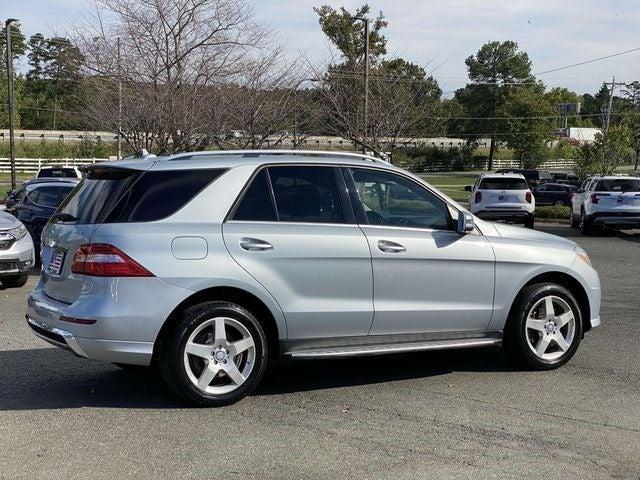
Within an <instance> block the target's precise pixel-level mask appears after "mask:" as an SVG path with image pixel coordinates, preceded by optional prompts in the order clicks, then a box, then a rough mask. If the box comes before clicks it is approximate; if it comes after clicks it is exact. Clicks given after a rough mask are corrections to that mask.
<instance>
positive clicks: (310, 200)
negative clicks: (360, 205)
mask: <svg viewBox="0 0 640 480" xmlns="http://www.w3.org/2000/svg"><path fill="white" fill-rule="evenodd" d="M223 232H224V241H225V244H226V246H227V248H228V249H229V252H230V254H231V255H232V256H233V258H234V259H235V260H236V261H237V262H238V263H239V264H240V265H241V266H242V267H243V268H244V269H245V270H246V271H247V272H249V273H250V274H251V275H252V276H253V277H254V278H255V279H256V280H258V281H259V282H260V283H261V284H262V285H263V286H264V287H265V288H266V289H267V290H268V291H269V292H270V293H271V294H272V295H273V296H274V297H275V299H276V300H277V301H278V303H279V304H280V307H281V308H282V310H283V312H284V315H285V318H286V321H287V333H288V337H289V338H290V339H293V338H318V337H335V336H352V335H366V334H367V333H368V331H369V328H370V327H371V321H372V318H373V299H372V292H373V275H372V271H371V255H370V253H369V246H368V245H367V239H366V238H365V236H364V234H363V233H362V231H361V230H360V228H359V227H358V225H356V224H355V220H354V216H353V211H352V209H351V206H350V204H349V202H348V196H347V193H346V187H345V184H344V180H343V177H342V172H341V171H340V169H339V168H338V167H331V166H317V165H306V166H304V165H301V166H270V167H268V168H263V169H261V170H260V171H259V172H258V173H257V174H256V175H255V177H254V178H253V180H252V182H251V184H250V186H249V188H248V189H247V190H246V192H245V194H244V196H243V197H242V199H241V201H240V202H239V203H238V205H237V207H236V208H235V211H234V212H233V213H232V215H231V220H229V221H227V222H226V223H225V224H224V226H223Z"/></svg>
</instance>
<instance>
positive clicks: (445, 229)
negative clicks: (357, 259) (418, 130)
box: [348, 168, 524, 335]
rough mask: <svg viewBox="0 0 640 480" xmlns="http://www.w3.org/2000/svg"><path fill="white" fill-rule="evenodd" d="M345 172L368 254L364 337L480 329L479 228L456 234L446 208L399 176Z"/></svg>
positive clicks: (486, 276) (486, 252) (484, 306)
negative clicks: (370, 306)
mask: <svg viewBox="0 0 640 480" xmlns="http://www.w3.org/2000/svg"><path fill="white" fill-rule="evenodd" d="M349 173H350V174H351V175H352V178H353V181H354V183H355V189H356V191H357V192H358V201H357V203H356V208H357V211H356V215H359V217H360V218H362V222H364V223H363V224H362V225H361V228H362V230H363V231H364V232H365V234H366V236H367V240H368V242H369V249H370V250H371V255H372V259H373V276H374V297H373V298H374V310H375V314H374V320H373V325H372V328H371V332H370V334H371V335H384V334H394V333H428V332H452V331H474V330H485V329H486V328H487V325H488V324H489V321H490V320H491V314H492V311H493V288H494V264H495V255H494V253H493V249H492V247H491V245H490V244H489V242H488V241H487V240H486V239H485V238H484V237H483V236H482V235H480V234H479V232H474V233H470V234H466V235H461V234H459V233H457V232H456V231H455V229H454V219H453V218H452V212H451V209H450V207H449V206H448V205H447V204H446V203H445V202H444V201H443V200H442V199H440V198H439V197H438V196H436V195H435V194H434V193H432V192H430V191H429V190H428V189H427V188H426V187H424V186H422V185H421V184H419V183H417V182H415V181H414V180H412V179H410V178H408V177H405V176H404V175H400V174H397V173H395V172H390V171H387V170H378V169H369V168H352V169H349ZM348 180H349V181H351V179H349V178H348ZM523 181H524V180H523ZM456 213H457V212H456Z"/></svg>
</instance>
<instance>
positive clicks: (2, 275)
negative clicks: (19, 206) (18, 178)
mask: <svg viewBox="0 0 640 480" xmlns="http://www.w3.org/2000/svg"><path fill="white" fill-rule="evenodd" d="M34 263H35V255H34V249H33V241H32V240H31V235H29V232H28V231H27V229H26V227H25V226H24V225H23V224H22V222H20V221H19V220H18V219H17V218H16V217H14V216H13V215H10V214H8V213H6V212H1V211H0V283H1V284H2V286H4V287H9V288H12V287H22V286H24V284H25V283H27V279H28V278H29V272H30V271H31V269H32V268H33V266H34Z"/></svg>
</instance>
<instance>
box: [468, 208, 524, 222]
mask: <svg viewBox="0 0 640 480" xmlns="http://www.w3.org/2000/svg"><path fill="white" fill-rule="evenodd" d="M475 215H476V216H477V217H478V218H481V219H483V220H508V221H513V222H524V221H525V220H526V219H528V218H533V213H532V212H527V211H526V210H507V209H486V210H479V211H477V212H475Z"/></svg>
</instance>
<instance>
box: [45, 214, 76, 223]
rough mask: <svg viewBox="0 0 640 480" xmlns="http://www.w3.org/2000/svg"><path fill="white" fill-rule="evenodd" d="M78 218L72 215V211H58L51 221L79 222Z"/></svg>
mask: <svg viewBox="0 0 640 480" xmlns="http://www.w3.org/2000/svg"><path fill="white" fill-rule="evenodd" d="M77 221H78V219H77V218H76V217H74V216H73V215H71V214H70V213H65V212H60V213H56V214H54V215H53V216H52V217H51V222H52V223H55V222H77Z"/></svg>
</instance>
